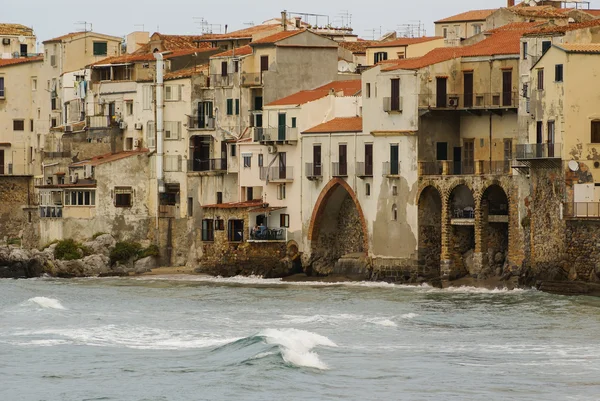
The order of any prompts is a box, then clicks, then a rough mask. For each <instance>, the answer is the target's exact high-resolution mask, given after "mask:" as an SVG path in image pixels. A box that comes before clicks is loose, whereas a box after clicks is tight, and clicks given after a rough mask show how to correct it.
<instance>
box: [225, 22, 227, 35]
mask: <svg viewBox="0 0 600 401" xmlns="http://www.w3.org/2000/svg"><path fill="white" fill-rule="evenodd" d="M225 33H227V24H225Z"/></svg>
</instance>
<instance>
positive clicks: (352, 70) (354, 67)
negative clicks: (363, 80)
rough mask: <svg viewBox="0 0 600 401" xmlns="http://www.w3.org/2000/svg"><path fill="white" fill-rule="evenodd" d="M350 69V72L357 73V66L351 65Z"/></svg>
mask: <svg viewBox="0 0 600 401" xmlns="http://www.w3.org/2000/svg"><path fill="white" fill-rule="evenodd" d="M348 68H349V69H350V72H356V64H354V63H349V64H348Z"/></svg>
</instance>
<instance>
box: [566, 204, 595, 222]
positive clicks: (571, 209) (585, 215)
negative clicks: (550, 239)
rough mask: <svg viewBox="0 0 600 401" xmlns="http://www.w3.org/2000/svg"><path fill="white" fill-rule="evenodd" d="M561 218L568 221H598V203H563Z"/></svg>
mask: <svg viewBox="0 0 600 401" xmlns="http://www.w3.org/2000/svg"><path fill="white" fill-rule="evenodd" d="M563 217H565V218H568V219H600V202H565V203H564V204H563Z"/></svg>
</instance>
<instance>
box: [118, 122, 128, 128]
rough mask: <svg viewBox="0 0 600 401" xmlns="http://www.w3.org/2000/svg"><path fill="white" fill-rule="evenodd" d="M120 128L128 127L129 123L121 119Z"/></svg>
mask: <svg viewBox="0 0 600 401" xmlns="http://www.w3.org/2000/svg"><path fill="white" fill-rule="evenodd" d="M119 128H121V129H127V123H126V122H125V121H121V122H120V123H119Z"/></svg>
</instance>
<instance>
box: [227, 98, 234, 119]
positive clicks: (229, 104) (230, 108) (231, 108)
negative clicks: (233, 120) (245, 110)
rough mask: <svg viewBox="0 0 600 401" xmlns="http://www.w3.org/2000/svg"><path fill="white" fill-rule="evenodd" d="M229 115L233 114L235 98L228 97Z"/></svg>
mask: <svg viewBox="0 0 600 401" xmlns="http://www.w3.org/2000/svg"><path fill="white" fill-rule="evenodd" d="M227 115H228V116H232V115H233V99H227Z"/></svg>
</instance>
